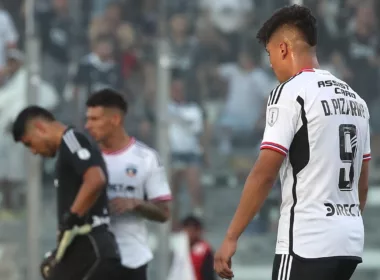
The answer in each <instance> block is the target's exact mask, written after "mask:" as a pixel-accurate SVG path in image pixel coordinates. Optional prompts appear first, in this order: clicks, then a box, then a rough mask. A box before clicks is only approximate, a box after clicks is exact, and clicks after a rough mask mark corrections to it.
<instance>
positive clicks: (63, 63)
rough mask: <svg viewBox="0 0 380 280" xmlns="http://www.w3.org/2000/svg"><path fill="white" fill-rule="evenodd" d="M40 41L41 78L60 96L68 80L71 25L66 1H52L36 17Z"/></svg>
mask: <svg viewBox="0 0 380 280" xmlns="http://www.w3.org/2000/svg"><path fill="white" fill-rule="evenodd" d="M36 18H37V20H38V23H39V29H40V32H41V39H42V51H43V58H42V62H43V65H42V76H43V77H44V79H46V80H47V81H49V82H51V83H52V84H53V85H54V86H55V88H56V89H57V91H58V93H59V94H60V95H61V96H62V94H63V90H64V88H65V85H66V82H67V79H68V65H69V62H70V56H71V53H70V51H71V46H72V30H71V28H72V25H71V22H72V21H71V18H70V17H69V8H68V1H67V0H54V1H52V7H51V8H49V9H48V10H43V11H39V12H38V13H37V15H36Z"/></svg>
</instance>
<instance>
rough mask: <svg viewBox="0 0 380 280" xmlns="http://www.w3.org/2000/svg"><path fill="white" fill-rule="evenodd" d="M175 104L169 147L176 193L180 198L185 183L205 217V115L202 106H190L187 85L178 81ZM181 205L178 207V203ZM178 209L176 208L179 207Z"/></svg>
mask: <svg viewBox="0 0 380 280" xmlns="http://www.w3.org/2000/svg"><path fill="white" fill-rule="evenodd" d="M171 95H172V101H171V103H170V104H169V108H168V109H169V116H170V124H169V143H170V149H171V152H172V189H173V196H174V197H175V198H176V197H178V189H179V187H180V185H181V183H182V182H183V181H185V183H186V185H187V187H188V190H189V192H190V197H191V202H192V207H193V213H194V214H195V215H197V216H202V215H203V201H202V194H201V182H200V177H201V173H200V166H201V165H202V152H203V151H202V150H203V149H202V146H201V141H200V137H201V135H202V133H203V113H202V110H201V108H200V106H199V105H198V104H196V103H194V102H188V101H187V100H186V97H185V92H184V84H183V82H182V81H181V80H174V81H173V82H172V86H171ZM175 204H178V203H175ZM175 206H176V205H175ZM177 211H178V208H177V209H176V210H174V211H173V213H174V214H173V224H174V226H176V222H178V221H177V220H176V212H177Z"/></svg>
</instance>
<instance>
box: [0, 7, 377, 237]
mask: <svg viewBox="0 0 380 280" xmlns="http://www.w3.org/2000/svg"><path fill="white" fill-rule="evenodd" d="M1 2H2V8H1V10H0V28H1V29H2V36H1V38H0V67H1V69H0V83H1V85H0V124H1V125H0V129H1V133H2V135H4V137H2V139H1V140H0V164H1V169H0V176H1V177H0V184H1V186H0V187H1V189H2V194H3V195H2V200H1V205H2V207H3V208H5V209H11V210H14V209H17V208H19V207H21V206H22V205H23V203H24V199H23V197H24V195H23V193H24V191H23V189H24V182H25V176H23V174H25V172H20V166H22V164H21V163H22V162H23V153H22V150H17V148H15V147H14V146H13V144H12V143H9V141H8V140H9V139H8V138H7V136H6V135H8V134H9V125H10V124H11V123H12V117H14V116H15V114H17V113H18V111H19V110H20V108H21V107H23V106H24V105H25V103H26V97H27V94H28V92H27V88H26V83H27V80H26V72H25V67H24V63H25V57H24V55H23V51H20V50H23V49H24V47H25V36H24V33H25V3H24V1H22V0H9V1H5V0H3V1H1ZM166 3H167V6H166V7H160V1H155V0H143V1H132V0H120V1H111V0H99V1H95V0H93V1H78V2H75V1H72V2H70V1H69V0H51V1H48V0H39V1H37V8H36V21H37V23H38V30H39V36H40V38H41V49H42V55H41V74H42V84H41V85H42V87H41V91H40V98H39V99H40V100H39V102H40V103H41V105H43V106H45V107H48V108H50V109H51V108H54V112H55V113H56V114H57V115H58V116H59V118H60V119H61V120H62V121H65V122H68V123H72V124H74V125H77V126H79V127H81V126H83V122H84V112H85V103H84V102H85V100H86V99H87V97H88V95H89V94H91V92H93V91H95V90H98V89H101V88H104V87H112V88H115V89H117V90H119V91H120V92H122V93H123V94H124V95H125V97H126V98H127V100H128V102H129V104H130V110H129V113H128V117H127V121H126V126H127V127H128V131H130V133H131V134H132V135H135V136H136V137H137V138H138V139H140V140H142V141H144V142H146V143H148V144H149V145H152V146H154V145H155V141H154V127H155V122H156V114H157V113H159V112H156V110H155V100H156V98H157V91H156V89H157V80H156V76H157V73H156V49H157V39H158V38H159V36H161V35H162V34H164V36H166V37H167V39H168V42H169V44H170V50H171V63H170V65H171V74H172V82H171V93H170V94H171V95H170V96H171V102H170V106H169V108H168V110H169V113H170V116H172V118H171V120H172V121H171V123H170V124H169V139H170V148H171V152H172V166H171V167H172V170H171V174H172V187H173V192H174V195H175V196H176V194H177V192H179V190H180V189H179V187H180V186H181V185H182V184H183V183H184V184H186V185H187V187H188V190H189V192H188V193H189V196H190V198H191V199H190V200H191V205H192V212H193V214H194V215H195V216H198V217H203V216H204V215H205V214H206V215H207V213H204V210H203V205H204V203H206V202H207V200H208V199H212V198H207V197H203V195H202V189H203V188H204V187H205V185H207V184H211V185H218V186H219V185H229V184H230V185H236V182H239V180H240V179H241V178H244V177H245V175H246V174H247V172H248V171H249V169H250V168H251V166H252V163H253V161H254V159H255V154H256V152H257V150H258V145H259V144H260V140H261V137H262V132H263V129H264V126H265V122H264V121H263V120H264V118H263V117H264V114H265V110H264V108H265V106H264V104H265V102H266V100H267V97H268V95H269V93H270V91H271V89H272V88H273V87H274V86H275V85H276V81H275V78H274V76H273V74H272V72H271V68H270V65H269V63H268V59H267V57H266V53H265V51H263V49H262V48H260V46H258V45H257V43H256V39H255V34H256V30H257V28H258V26H259V23H261V22H262V21H263V19H264V18H265V17H266V16H267V15H268V14H269V13H270V12H271V11H273V10H274V9H275V8H277V7H281V6H283V5H285V4H288V1H285V0H272V1H264V0H200V1H184V0H169V1H166ZM379 3H380V2H379V1H375V0H362V1H355V0H319V1H313V0H305V1H304V4H306V5H308V6H309V7H311V8H312V9H313V11H314V13H315V15H316V16H317V18H318V20H319V25H320V26H319V28H320V34H319V45H320V47H319V49H318V52H319V57H320V58H321V60H322V61H321V64H322V68H324V69H327V70H329V71H331V72H332V73H333V74H335V75H337V76H338V77H341V78H342V79H344V80H345V81H347V82H349V83H350V84H351V85H352V87H353V88H354V89H355V90H356V91H357V92H358V93H359V94H360V95H361V96H362V97H363V98H364V99H365V101H366V102H367V103H368V104H370V111H371V120H372V123H371V125H372V127H371V129H372V139H373V140H372V143H373V151H372V157H373V159H374V160H373V161H372V164H373V165H374V166H373V168H380V123H379V120H380V116H379V115H378V114H379V113H378V112H379V110H376V106H378V105H379V104H380V98H379V95H378V92H379V89H380V88H379V87H380V84H379V80H380V79H379V75H380V71H379V69H380V33H379V30H380V20H379V18H378V17H377V16H376V11H379V10H380V4H379ZM72 5H74V6H75V7H76V8H77V9H76V12H75V13H72V12H71V11H73V7H72ZM161 9H165V11H166V13H165V16H164V17H162V15H161V14H160V10H161ZM165 30H166V32H164V31H165ZM9 104H12V106H9ZM13 105H14V106H13ZM8 136H9V135H8ZM9 159H11V160H9ZM44 166H45V174H46V175H47V176H48V175H49V172H50V170H51V163H50V162H46V163H45V165H44ZM372 174H374V176H375V175H376V172H372ZM206 175H208V176H206ZM210 178H211V182H212V183H210V180H207V179H210ZM372 179H373V180H378V179H380V178H376V177H374V178H372ZM276 190H278V189H275V191H274V194H273V201H274V202H276V201H277V193H276ZM271 205H272V203H269V207H271ZM177 207H179V206H178V205H177ZM269 210H270V209H269ZM269 210H268V209H266V208H265V207H264V210H263V216H264V218H263V221H262V222H263V223H258V224H257V225H255V226H253V228H254V230H255V231H257V230H258V228H259V230H258V231H259V232H262V231H264V232H265V231H267V230H269V229H270V228H272V227H271V226H270V224H269V222H268V219H269V218H270V211H269ZM177 213H178V215H177ZM181 215H182V216H183V211H182V209H177V210H176V211H175V215H174V217H176V216H178V217H177V218H178V219H179V218H180V216H181ZM254 223H255V222H254ZM178 226H179V224H178V225H176V224H174V229H176V228H177V227H178ZM262 227H263V228H262Z"/></svg>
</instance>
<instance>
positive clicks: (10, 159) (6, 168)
mask: <svg viewBox="0 0 380 280" xmlns="http://www.w3.org/2000/svg"><path fill="white" fill-rule="evenodd" d="M5 73H6V77H7V81H6V83H5V84H4V85H3V86H2V87H1V88H0V131H1V134H2V138H1V142H0V182H1V185H2V186H1V187H2V190H3V201H2V202H3V205H2V206H3V207H4V208H5V209H8V210H9V209H14V208H15V207H19V206H20V204H19V199H20V197H19V194H20V192H21V190H20V188H21V187H22V186H23V183H24V182H25V179H26V178H25V174H26V170H24V167H25V165H24V150H23V148H22V146H21V145H18V144H16V143H15V142H14V141H13V139H12V136H11V133H10V127H11V125H12V121H13V119H14V117H15V116H16V115H17V114H18V113H19V112H20V111H21V110H22V109H23V108H24V107H25V106H26V104H27V102H28V100H27V94H28V87H27V82H28V78H27V71H26V69H25V68H24V67H23V54H22V53H21V52H20V51H18V50H16V49H13V50H10V51H9V52H8V57H7V66H6V71H5ZM38 97H39V100H38V102H37V103H38V104H39V105H40V106H43V107H45V108H48V109H49V110H52V109H54V108H55V107H56V106H57V104H58V101H59V99H58V94H57V92H56V90H55V89H54V88H53V87H52V86H51V85H50V84H49V83H47V82H45V81H41V84H40V91H39V95H38Z"/></svg>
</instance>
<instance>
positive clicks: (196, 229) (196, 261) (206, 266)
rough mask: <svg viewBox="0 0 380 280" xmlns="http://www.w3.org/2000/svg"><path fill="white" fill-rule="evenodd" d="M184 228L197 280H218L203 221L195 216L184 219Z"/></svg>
mask: <svg viewBox="0 0 380 280" xmlns="http://www.w3.org/2000/svg"><path fill="white" fill-rule="evenodd" d="M182 227H183V230H184V231H185V232H186V233H187V235H188V237H189V242H190V255H191V261H192V264H193V268H194V272H195V279H196V280H216V276H215V273H214V256H213V251H212V248H211V245H210V244H209V243H208V242H207V241H206V240H205V239H204V237H203V225H202V222H201V221H200V220H199V219H198V218H197V217H194V216H188V217H186V218H185V219H184V220H183V221H182Z"/></svg>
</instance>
